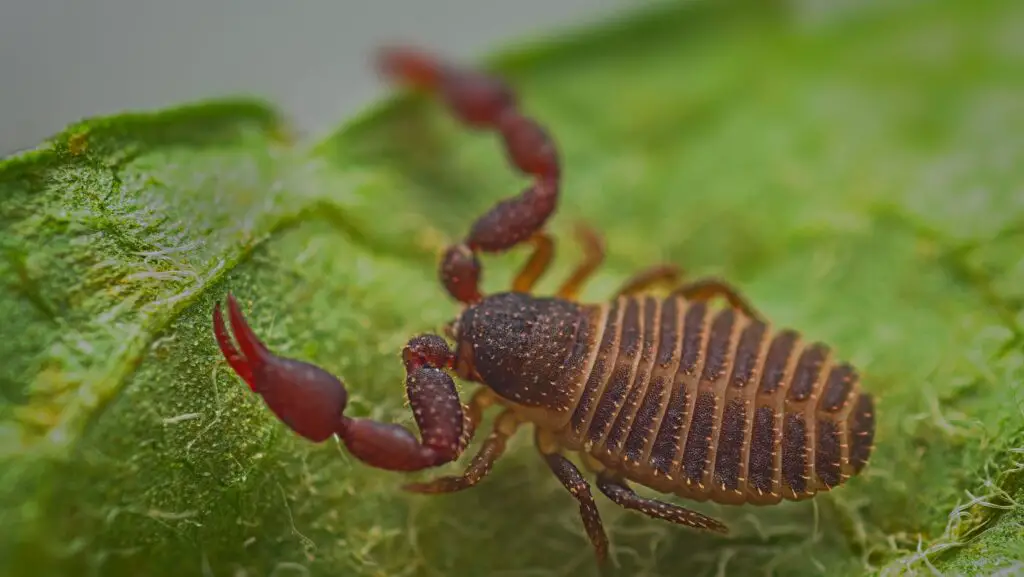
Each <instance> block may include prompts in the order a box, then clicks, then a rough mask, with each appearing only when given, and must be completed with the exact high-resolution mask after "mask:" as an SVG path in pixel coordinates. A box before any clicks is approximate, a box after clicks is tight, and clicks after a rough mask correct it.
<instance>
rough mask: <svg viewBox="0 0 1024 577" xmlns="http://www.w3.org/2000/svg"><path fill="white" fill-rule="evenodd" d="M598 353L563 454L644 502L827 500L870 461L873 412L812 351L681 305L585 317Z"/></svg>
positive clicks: (609, 310)
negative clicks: (594, 463) (587, 457)
mask: <svg viewBox="0 0 1024 577" xmlns="http://www.w3.org/2000/svg"><path fill="white" fill-rule="evenodd" d="M597 306H598V307H599V308H600V309H601V310H600V311H595V312H600V313H603V314H594V315H592V317H591V318H593V319H598V320H596V321H595V322H597V323H599V324H600V326H598V327H595V330H594V331H593V332H594V333H595V335H594V336H595V340H594V342H595V343H597V346H598V347H599V350H598V352H597V356H596V358H595V359H594V362H593V365H592V367H591V368H590V370H589V371H588V372H586V373H584V374H583V376H582V377H580V378H581V380H582V383H581V385H582V387H583V389H582V392H581V395H580V397H579V400H578V402H577V404H576V407H575V408H574V412H573V414H572V416H571V418H570V419H569V422H568V424H567V425H566V426H565V427H564V428H563V429H562V431H560V435H561V438H562V442H563V444H564V445H565V446H566V448H569V449H573V450H581V451H584V452H586V453H589V454H591V455H592V456H593V457H595V458H596V459H597V460H598V461H600V462H601V463H602V464H603V465H604V466H605V467H607V468H608V469H611V470H613V471H619V472H622V473H623V474H624V475H625V476H626V477H627V478H629V479H630V480H633V481H635V482H637V483H640V484H643V485H646V486H648V487H651V488H652V489H655V490H658V491H661V492H665V493H675V494H677V495H680V496H682V497H685V498H689V499H694V500H697V501H704V500H708V499H711V500H713V501H716V502H720V503H729V504H740V503H752V504H758V505H767V504H771V503H777V502H779V501H781V500H782V499H784V498H785V499H791V500H799V499H804V498H807V497H811V496H813V495H814V494H815V493H817V492H819V491H827V490H830V489H831V488H833V487H835V486H837V485H840V484H842V483H843V482H844V481H845V480H846V479H848V478H849V477H851V476H853V475H856V474H857V473H859V472H860V471H861V470H862V469H863V468H864V466H865V464H866V463H867V460H868V457H869V456H870V454H871V449H872V443H873V437H874V414H873V411H874V406H873V399H872V397H871V396H870V395H868V394H866V393H862V392H861V389H860V382H859V378H858V376H857V373H856V371H855V369H853V367H851V366H850V365H848V364H846V363H843V362H840V361H837V360H836V359H834V358H833V357H832V354H831V351H830V349H829V348H828V347H826V346H825V345H822V344H820V343H806V342H804V341H803V340H802V339H801V337H800V336H799V335H798V334H797V333H795V332H793V331H789V330H781V331H773V329H772V328H771V327H770V326H768V325H766V324H765V323H762V322H760V321H757V320H754V319H751V318H749V317H747V316H745V315H743V314H742V313H740V312H739V311H736V310H733V309H725V310H722V311H716V310H712V309H709V307H708V306H707V305H706V304H705V303H703V302H689V301H687V300H685V299H683V298H682V297H668V298H667V299H662V298H659V297H654V296H643V295H641V296H625V297H620V298H618V299H616V300H615V301H613V302H611V303H609V304H605V305H597Z"/></svg>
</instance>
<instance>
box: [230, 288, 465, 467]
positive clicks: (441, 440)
mask: <svg viewBox="0 0 1024 577" xmlns="http://www.w3.org/2000/svg"><path fill="white" fill-rule="evenodd" d="M227 301H228V321H229V323H230V326H231V334H229V332H228V327H227V325H226V324H225V322H224V315H223V314H222V313H221V307H220V304H218V305H217V306H216V307H215V308H214V310H213V332H214V336H215V337H216V340H217V345H218V346H219V347H220V350H221V352H222V353H223V354H224V358H225V359H227V362H228V364H229V365H230V366H231V368H232V369H234V371H235V372H236V373H237V374H238V376H240V377H241V378H242V380H244V381H245V382H246V383H247V384H248V385H249V388H250V389H252V391H253V392H255V393H256V394H258V395H260V396H261V397H262V398H263V400H264V402H266V404H267V407H269V408H270V410H271V411H273V413H274V414H275V415H276V416H277V417H278V418H279V419H280V420H281V421H282V422H283V423H285V424H286V425H288V426H289V427H290V428H291V429H292V430H293V431H295V432H296V433H298V434H299V435H302V436H303V437H305V438H307V439H309V440H310V441H313V442H317V443H319V442H322V441H325V440H327V439H329V438H330V437H331V436H333V435H335V434H336V435H338V436H339V437H340V438H341V440H342V441H343V442H344V443H345V447H346V448H347V449H348V451H349V453H351V454H352V455H353V456H354V457H356V458H357V459H359V460H360V461H362V462H364V463H366V464H368V465H370V466H372V467H377V468H380V469H387V470H391V471H417V470H420V469H425V468H428V467H436V466H438V465H442V464H445V463H448V462H451V461H454V460H455V459H457V458H458V457H459V455H460V453H461V452H462V450H463V448H464V443H463V432H464V430H463V429H464V423H465V417H464V414H463V407H462V403H461V402H460V401H459V396H458V391H457V390H456V388H455V382H454V381H453V380H452V378H451V376H449V375H448V373H446V372H445V371H446V370H447V369H450V368H451V365H452V362H453V359H454V355H453V354H452V352H451V350H450V349H449V348H448V345H447V344H446V343H445V342H444V340H443V339H441V338H440V337H438V336H434V335H424V336H419V337H415V338H413V339H412V340H410V341H409V343H408V344H407V345H406V347H405V351H404V355H403V358H404V360H405V368H406V379H405V386H406V393H407V394H408V397H409V403H410V405H411V406H412V409H413V414H414V416H415V418H416V424H417V426H418V427H419V429H420V432H421V434H422V437H423V441H422V442H420V441H419V440H418V439H417V438H416V436H415V435H413V433H412V432H411V431H409V430H408V429H406V428H405V427H402V426H400V425H395V424H391V423H381V422H378V421H373V420H370V419H352V418H349V417H346V416H344V411H345V406H346V405H347V403H348V392H347V391H346V390H345V385H344V383H342V381H341V380H340V379H338V378H337V377H335V376H333V375H331V374H330V373H328V372H327V371H325V370H323V369H321V368H320V367H317V366H316V365H313V364H310V363H306V362H303V361H298V360H295V359H289V358H284V357H280V356H277V355H275V354H273V353H272V352H270V350H269V349H267V347H266V345H264V344H263V343H262V342H261V341H260V340H259V338H258V337H257V336H256V334H255V333H254V332H253V330H252V328H250V327H249V325H248V323H246V322H245V319H244V318H243V317H242V312H241V310H240V309H239V306H238V301H237V300H236V299H235V297H234V296H232V295H231V294H229V295H228V298H227ZM232 334H233V336H234V340H235V341H236V342H237V343H238V347H237V348H236V347H235V345H234V343H233V342H232V338H231V335H232Z"/></svg>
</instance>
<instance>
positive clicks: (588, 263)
mask: <svg viewBox="0 0 1024 577" xmlns="http://www.w3.org/2000/svg"><path fill="white" fill-rule="evenodd" d="M575 232H576V240H577V242H579V243H580V246H581V247H582V248H583V260H582V261H581V262H580V264H578V265H576V269H575V270H573V271H572V274H570V275H569V278H568V279H566V281H565V282H564V283H563V284H562V287H561V288H559V289H558V293H557V294H558V296H559V297H561V298H564V299H568V300H575V299H576V297H577V296H579V293H580V291H581V290H582V289H583V285H584V283H586V282H587V280H588V279H590V277H591V276H592V275H593V274H594V271H596V270H597V268H598V267H599V266H601V263H602V262H604V240H603V239H602V238H601V235H600V234H599V233H598V232H597V231H596V230H594V229H593V228H591V227H589V226H587V225H584V224H578V225H576V231H575Z"/></svg>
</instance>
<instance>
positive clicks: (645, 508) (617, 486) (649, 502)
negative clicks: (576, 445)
mask: <svg viewBox="0 0 1024 577" xmlns="http://www.w3.org/2000/svg"><path fill="white" fill-rule="evenodd" d="M597 488H598V489H599V490H600V491H601V492H602V493H604V495H605V496H606V497H608V498H609V499H611V500H612V501H613V502H614V503H615V504H616V505H619V506H620V507H624V508H626V509H630V510H633V511H639V512H641V513H643V514H644V515H647V516H648V517H653V518H655V519H661V520H663V521H669V522H672V523H676V524H677V525H685V526H687V527H694V528H696V529H704V530H707V531H715V532H717V533H728V532H729V528H728V527H726V526H725V525H723V524H722V523H721V522H719V521H717V520H715V519H712V518H711V517H708V516H706V515H702V514H701V513H698V512H696V511H693V510H690V509H686V508H683V507H680V506H678V505H673V504H671V503H666V502H664V501H658V500H657V499H648V498H646V497H641V496H640V495H637V494H636V492H635V491H633V489H631V488H630V487H629V485H628V484H627V483H626V481H625V479H622V478H620V477H618V476H616V475H614V474H612V473H608V472H602V473H598V475H597Z"/></svg>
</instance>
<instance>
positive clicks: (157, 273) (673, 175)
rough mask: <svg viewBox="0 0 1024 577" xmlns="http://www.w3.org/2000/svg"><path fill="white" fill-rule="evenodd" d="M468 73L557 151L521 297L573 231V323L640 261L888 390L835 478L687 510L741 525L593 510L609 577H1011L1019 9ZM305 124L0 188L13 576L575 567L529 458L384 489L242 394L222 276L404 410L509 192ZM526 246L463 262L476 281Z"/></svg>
mask: <svg viewBox="0 0 1024 577" xmlns="http://www.w3.org/2000/svg"><path fill="white" fill-rule="evenodd" d="M486 65H487V66H488V67H489V68H490V69H492V70H495V71H498V72H500V73H501V74H502V75H503V76H504V77H506V78H507V79H508V80H509V81H510V82H511V83H512V84H513V85H514V86H515V88H516V89H517V91H519V93H520V95H521V102H522V107H523V108H524V110H526V111H528V112H529V113H530V114H531V115H532V116H534V117H535V118H538V119H539V120H541V121H542V122H543V123H544V124H545V125H546V127H547V128H548V129H549V130H550V131H551V133H552V134H553V135H554V136H555V138H556V139H557V141H558V144H559V146H560V151H561V154H562V157H563V159H564V166H565V178H564V189H563V190H564V196H563V198H562V200H561V202H560V209H559V213H558V215H557V216H556V217H555V219H554V220H553V221H552V226H551V229H552V231H553V232H554V233H555V234H556V235H557V237H558V238H559V240H560V244H559V245H558V257H559V258H558V261H557V266H556V267H555V270H554V271H553V272H552V273H551V274H550V275H549V276H548V277H546V281H545V282H544V283H542V286H541V291H542V292H544V291H550V290H551V289H552V288H553V287H554V286H557V283H558V282H560V281H561V280H562V279H563V278H564V276H565V275H566V274H567V272H568V270H569V269H570V268H571V266H572V264H573V263H574V262H575V261H576V259H577V258H578V256H579V250H578V247H576V246H575V245H574V243H572V242H571V237H570V234H569V232H570V230H571V227H572V226H573V225H574V224H575V222H577V221H579V220H583V221H586V222H588V223H590V224H592V225H594V226H595V227H597V228H598V229H600V230H601V231H602V232H603V234H604V235H605V237H606V239H607V244H608V253H609V254H608V259H607V262H606V265H605V266H604V268H602V269H601V271H600V273H599V274H598V275H597V276H596V277H595V279H594V280H593V281H592V282H591V283H590V284H589V285H588V287H587V290H586V293H585V294H584V297H585V298H586V299H588V300H598V299H602V298H607V296H608V295H609V294H611V292H612V291H613V290H614V289H615V288H616V287H617V286H618V284H619V283H621V282H622V280H623V279H624V278H625V277H626V276H628V275H629V274H631V273H633V272H635V271H636V270H639V269H640V268H643V267H645V266H648V265H651V264H654V263H656V262H662V261H671V262H674V263H677V264H679V265H681V266H683V267H684V268H685V269H686V270H687V271H688V273H689V274H691V275H692V276H704V275H709V274H710V275H721V276H724V277H726V278H728V279H729V280H730V281H731V282H733V283H734V284H736V285H738V286H739V287H740V288H741V289H742V290H743V291H744V293H745V294H746V295H747V296H748V297H749V298H750V299H751V300H752V301H753V302H754V303H755V305H756V306H757V307H758V308H759V309H760V310H762V311H764V312H765V313H766V314H767V315H768V316H769V317H770V318H771V319H773V321H774V322H775V323H777V324H778V325H782V326H790V327H794V328H797V329H799V330H801V331H802V332H804V333H805V334H806V335H808V336H809V337H811V338H815V339H821V340H824V341H826V342H829V343H831V344H832V345H833V346H834V347H835V348H836V349H837V350H838V351H839V352H840V354H841V355H842V356H844V357H845V358H847V359H849V360H850V361H852V362H854V363H855V364H857V365H858V366H859V367H860V368H861V372H862V373H863V374H864V378H865V386H866V387H867V388H868V389H870V390H871V391H872V392H874V393H875V394H876V395H877V396H878V397H879V408H878V419H879V420H878V433H877V436H876V439H877V443H878V446H877V448H876V450H875V453H874V456H873V459H872V463H871V465H870V466H869V469H868V470H867V471H866V472H865V474H863V475H862V476H861V477H858V478H856V479H854V480H853V481H851V482H850V483H849V484H848V485H846V486H844V487H842V488H841V489H839V490H836V491H834V492H833V493H830V494H828V495H823V496H821V497H819V498H817V499H815V500H813V501H810V502H803V503H788V504H783V505H780V506H777V507H770V508H748V507H743V508H736V507H724V506H717V505H714V504H701V505H693V507H694V508H697V509H700V510H701V511H704V512H706V513H708V514H711V515H713V516H715V517H718V518H721V519H723V520H725V521H726V522H728V524H729V525H730V526H731V528H732V534H731V536H730V537H728V538H722V537H719V536H713V535H704V534H699V533H697V532H694V531H690V530H686V529H682V528H677V527H673V526H669V525H668V524H666V523H660V522H657V521H653V520H650V519H647V518H646V517H643V516H641V515H638V514H635V513H629V512H624V511H621V510H619V509H617V508H616V507H615V506H613V505H612V504H611V503H609V502H608V501H607V500H605V499H603V497H598V504H599V507H600V508H601V511H602V515H603V517H604V519H605V523H606V527H607V529H608V532H609V536H610V538H611V540H612V543H613V556H614V558H615V562H616V564H617V565H618V569H619V573H621V574H622V575H644V576H674V575H680V574H685V575H709V576H711V575H786V576H790V575H850V576H854V575H872V574H883V575H899V574H906V575H934V574H948V575H995V574H999V573H998V572H999V571H1003V573H1002V574H1013V573H1012V572H1013V571H1018V572H1019V571H1021V570H1022V569H1024V537H1022V534H1024V507H1022V506H1021V504H1020V503H1021V499H1024V465H1022V462H1024V454H1022V451H1024V410H1022V408H1024V402H1022V400H1024V399H1022V388H1024V386H1022V377H1024V354H1022V350H1024V347H1022V343H1024V340H1022V334H1024V333H1022V328H1021V327H1022V319H1024V317H1022V314H1021V304H1022V300H1021V299H1022V296H1024V291H1022V289H1021V288H1020V287H1021V286H1024V285H1022V282H1021V281H1024V259H1022V257H1021V255H1022V254H1024V251H1022V250H1021V249H1022V248H1024V236H1022V235H1024V195H1022V194H1021V191H1022V190H1024V189H1022V185H1021V182H1022V179H1021V178H1020V177H1021V176H1022V175H1024V169H1022V168H1021V167H1024V162H1022V161H1024V74H1021V71H1022V70H1024V5H1022V4H1020V3H1019V2H1013V1H1011V0H992V1H989V2H985V3H964V2H953V1H945V2H941V1H935V2H899V3H874V4H860V5H854V4H849V5H842V6H840V5H836V4H833V5H828V6H826V5H824V4H820V3H813V2H804V3H783V2H774V3H763V2H761V3H758V2H742V1H734V2H718V3H710V2H698V3H661V4H659V5H654V6H647V7H646V8H644V9H643V10H642V11H640V12H638V13H637V14H636V15H634V16H629V17H621V18H620V19H617V20H615V21H611V22H608V23H606V24H601V25H594V26H590V27H588V28H585V29H582V30H576V31H557V30H552V31H550V33H549V35H548V36H547V37H546V38H545V39H542V40H539V41H538V40H535V41H533V42H530V43H521V44H519V45H517V46H515V47H512V48H509V49H506V50H505V51H503V52H502V53H501V54H499V55H496V56H494V57H491V58H490V59H489V60H487V61H486ZM293 134H294V132H293V130H292V129H291V127H289V126H288V125H287V123H285V122H284V121H283V120H282V119H281V118H280V117H279V115H278V114H277V113H276V112H274V110H273V109H272V108H270V107H268V106H267V105H265V104H263V103H260V102H257V101H248V100H230V101H217V102H205V103H200V104H195V105H187V106H183V107H181V108H176V109H171V110H165V111H160V112H155V113H146V114H132V115H123V116H117V117H111V118H102V119H97V120H94V121H87V122H84V123H81V124H78V125H74V126H71V127H69V128H68V129H67V131H66V132H64V133H62V134H59V135H57V136H56V137H54V138H53V139H52V140H50V141H48V142H46V143H44V144H43V145H41V146H40V147H39V148H38V149H37V150H34V151H30V152H26V153H23V154H21V155H18V156H15V157H11V158H9V159H7V160H6V161H4V163H3V164H2V165H0V190H2V196H0V223H2V229H0V230H2V237H0V241H2V248H3V249H4V256H5V258H4V259H3V260H2V261H0V266H2V267H3V269H2V270H3V278H4V279H5V283H4V284H3V288H2V292H0V319H2V321H0V343H3V344H2V345H0V346H3V347H4V348H3V352H4V353H5V354H4V355H3V358H4V359H5V362H4V363H3V364H2V365H0V461H2V462H0V487H3V489H2V492H0V526H2V527H4V530H3V532H2V534H0V563H3V564H4V565H0V569H2V570H3V571H4V574H5V575H12V576H14V575H29V574H32V575H104V576H106V575H203V576H206V575H217V576H220V575H230V576H242V575H244V576H256V575H261V576H262V575H276V576H285V575H343V576H349V575H352V576H392V575H395V576H397V575H417V576H418V575H430V576H434V575H459V574H465V575H500V576H503V577H507V576H512V575H522V576H527V575H529V576H542V575H594V574H595V569H594V566H593V552H592V550H591V548H590V545H589V543H588V541H587V540H586V537H585V535H584V534H583V532H582V526H581V523H580V521H579V517H578V512H577V507H576V503H575V501H574V500H573V499H572V498H571V497H570V496H569V495H568V494H567V493H566V492H565V491H564V489H563V488H562V487H561V485H560V484H559V483H558V482H557V480H555V479H554V478H553V477H552V476H551V474H550V472H548V470H547V468H546V467H545V466H544V465H543V464H542V461H541V460H540V459H539V458H538V456H537V455H536V453H535V452H534V450H533V449H532V445H531V442H530V439H529V435H528V434H525V433H521V434H520V435H518V436H517V437H516V439H515V441H514V442H513V443H512V445H511V448H510V451H509V453H508V454H507V456H506V457H504V458H503V459H502V460H501V461H500V462H499V464H498V465H497V466H496V468H495V470H494V472H493V473H492V474H491V476H489V477H488V479H487V480H486V481H485V482H483V483H481V484H480V485H479V486H478V487H476V488H474V489H472V490H469V491H466V492H464V493H461V494H454V495H448V496H437V497H423V496H416V495H408V494H404V493H402V492H401V491H400V490H399V488H398V487H399V485H400V484H401V483H402V482H403V481H404V479H403V478H402V477H400V476H398V475H395V474H391V473H386V472H382V471H376V470H371V469H368V468H366V467H362V466H359V465H358V464H357V463H354V462H353V460H352V459H351V458H349V457H348V456H347V455H346V454H345V453H344V451H343V449H342V448H341V447H340V446H339V445H338V444H336V443H334V442H329V443H325V444H322V445H310V444H307V443H305V442H303V441H302V440H301V439H298V438H296V437H295V436H294V435H293V434H291V433H290V432H289V431H288V430H286V429H285V428H284V427H283V426H281V425H279V424H278V423H277V422H276V421H275V420H274V419H273V418H272V416H271V415H270V414H269V412H268V411H267V410H266V409H265V408H264V407H263V406H262V404H261V402H260V401H259V399H255V398H253V397H251V396H250V395H249V394H248V393H247V391H246V389H245V387H244V386H243V385H242V383H241V382H240V381H239V380H238V379H237V378H236V377H235V376H234V375H232V374H231V373H230V371H229V370H228V367H227V366H226V364H225V363H224V361H223V360H222V357H221V356H220V354H219V352H218V351H217V349H216V346H215V345H214V342H213V339H212V334H211V328H210V327H211V325H210V314H211V311H212V306H213V303H215V302H217V301H218V300H219V299H222V298H223V296H224V294H225V292H226V291H227V290H231V291H232V292H234V293H235V294H236V295H238V296H239V298H240V300H241V301H242V304H243V308H244V309H245V311H246V314H247V316H248V318H249V319H250V321H251V323H252V324H253V326H254V328H255V330H256V331H257V333H258V334H260V335H263V336H264V337H265V339H266V341H267V343H268V345H269V346H270V347H271V348H273V349H275V350H276V351H278V352H279V353H281V354H284V355H287V356H292V357H299V358H303V359H306V360H310V361H313V362H316V363H318V364H320V365H322V366H323V367H325V368H326V369H328V370H330V371H332V372H334V373H336V374H339V375H343V376H344V378H345V380H346V382H347V383H348V384H349V388H350V391H351V393H352V395H353V398H352V400H351V402H350V405H349V409H348V412H349V414H352V415H359V416H371V417H374V418H378V419H381V420H387V421H395V422H401V423H404V424H411V421H412V419H411V414H410V412H409V411H408V408H407V407H404V406H403V401H404V398H403V391H402V379H403V375H402V370H401V363H400V359H399V357H398V352H399V350H400V348H401V346H402V345H403V344H404V343H405V341H406V340H407V339H408V338H409V337H410V336H411V335H413V334H415V333H417V332H421V331H424V330H438V329H439V328H440V326H441V324H442V323H443V322H444V321H446V320H447V319H448V318H450V317H452V316H453V315H454V314H456V312H457V310H458V307H457V306H456V305H455V304H454V303H452V302H451V301H450V300H449V299H448V298H447V297H446V296H445V293H444V291H443V289H442V288H441V287H440V285H439V284H438V282H437V277H436V257H437V254H438V252H439V251H440V250H441V249H442V248H443V247H444V246H445V245H446V244H447V243H448V242H450V241H451V240H453V239H456V238H457V237H459V236H461V235H462V234H463V233H464V232H465V230H466V228H467V227H468V226H469V224H470V222H471V221H472V219H473V218H474V217H475V216H476V215H477V214H479V213H480V212H482V211H483V210H485V209H486V208H487V207H489V206H490V205H491V204H493V203H494V202H495V201H496V200H497V199H499V198H501V197H504V196H507V195H509V194H511V193H512V192H514V191H517V190H519V189H520V188H521V187H522V186H524V183H525V181H524V179H522V178H521V177H519V176H517V175H516V174H515V173H514V172H512V171H511V170H510V169H509V168H508V167H507V166H506V161H505V158H504V156H503V154H502V152H501V150H500V147H499V143H498V141H497V139H496V138H495V137H494V135H492V134H485V133H474V132H468V131H466V130H464V129H463V128H461V127H460V126H458V125H457V124H456V123H455V122H454V121H452V120H451V119H450V118H449V117H448V116H447V115H446V114H445V113H444V110H443V109H442V108H441V107H439V106H438V105H437V103H436V102H433V101H430V100H424V99H420V98H411V97H406V96H402V97H399V98H396V99H393V100H388V101H386V102H382V103H381V104H380V105H379V106H376V107H374V108H373V109H372V110H370V111H368V112H366V113H364V114H362V115H360V116H358V117H357V118H354V119H351V120H349V121H348V122H347V123H346V124H345V125H344V126H343V127H342V128H341V129H339V130H338V131H337V132H336V133H334V134H333V135H332V136H330V137H329V138H327V139H325V140H321V141H317V142H314V143H307V142H305V141H301V142H300V141H296V140H295V138H294V136H293ZM525 256H526V250H525V249H524V250H516V251H513V252H512V253H510V254H508V255H505V256H501V257H496V258H490V259H488V260H487V261H486V274H487V277H486V288H487V289H488V290H500V289H502V288H504V287H507V286H508V282H509V279H510V278H511V274H512V272H513V271H514V270H515V269H516V267H518V265H519V264H520V263H521V262H522V259H523V258H525ZM466 395H467V396H468V391H467V392H466ZM485 426H487V425H486V424H485ZM459 467H460V466H459V465H453V466H451V467H446V468H445V469H444V470H443V471H441V472H444V473H447V472H450V471H455V470H458V469H459ZM434 474H436V472H435V473H434Z"/></svg>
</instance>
